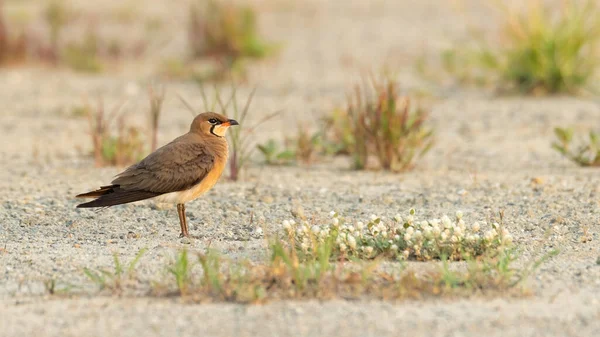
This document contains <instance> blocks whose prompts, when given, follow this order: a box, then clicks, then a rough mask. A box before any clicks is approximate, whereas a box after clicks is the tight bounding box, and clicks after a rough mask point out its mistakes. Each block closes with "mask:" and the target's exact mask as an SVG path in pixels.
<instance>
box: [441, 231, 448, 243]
mask: <svg viewBox="0 0 600 337" xmlns="http://www.w3.org/2000/svg"><path fill="white" fill-rule="evenodd" d="M440 238H441V239H442V241H446V239H447V238H448V234H446V231H444V232H442V235H441V236H440Z"/></svg>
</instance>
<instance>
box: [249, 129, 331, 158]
mask: <svg viewBox="0 0 600 337" xmlns="http://www.w3.org/2000/svg"><path fill="white" fill-rule="evenodd" d="M256 148H257V149H258V150H259V152H260V153H261V154H262V156H263V158H264V162H265V164H267V165H289V164H292V163H294V162H300V163H303V164H307V165H308V164H311V163H312V162H313V161H314V160H315V157H316V155H317V154H318V153H319V152H321V151H320V150H321V148H322V141H321V133H319V132H316V133H311V132H310V131H309V130H308V128H306V127H302V126H298V131H297V133H296V135H295V136H293V137H287V138H286V139H285V141H284V142H283V145H280V144H279V143H278V142H276V141H275V140H274V139H269V140H268V141H267V142H265V143H263V144H257V145H256Z"/></svg>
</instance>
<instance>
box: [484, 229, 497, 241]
mask: <svg viewBox="0 0 600 337" xmlns="http://www.w3.org/2000/svg"><path fill="white" fill-rule="evenodd" d="M494 237H496V234H495V233H494V232H493V231H491V230H489V231H487V232H485V234H484V235H483V238H484V239H486V240H488V241H492V240H493V239H494Z"/></svg>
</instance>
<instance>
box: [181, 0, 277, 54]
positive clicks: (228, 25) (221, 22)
mask: <svg viewBox="0 0 600 337" xmlns="http://www.w3.org/2000/svg"><path fill="white" fill-rule="evenodd" d="M189 13H190V19H189V27H188V39H189V44H190V48H191V54H192V57H194V58H201V57H205V56H218V57H223V58H226V59H227V60H228V62H230V63H234V62H236V61H237V60H238V59H240V58H262V57H265V56H267V55H268V54H269V53H271V52H272V51H273V46H272V45H271V44H269V43H267V42H265V41H264V40H263V39H262V38H261V37H260V36H259V33H258V27H257V19H256V16H257V14H256V11H255V10H254V9H253V8H251V7H240V6H239V5H236V4H234V3H232V2H225V1H217V0H208V1H196V2H194V3H192V4H191V8H190V11H189Z"/></svg>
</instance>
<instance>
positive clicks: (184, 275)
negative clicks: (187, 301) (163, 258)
mask: <svg viewBox="0 0 600 337" xmlns="http://www.w3.org/2000/svg"><path fill="white" fill-rule="evenodd" d="M168 270H169V273H170V274H171V275H173V277H175V284H176V285H177V290H178V291H179V295H180V296H184V295H185V294H187V291H188V289H189V288H190V267H189V260H188V253H187V250H185V249H184V250H182V251H181V252H180V253H179V254H178V255H177V257H176V258H175V263H174V264H173V266H171V267H169V268H168Z"/></svg>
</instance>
